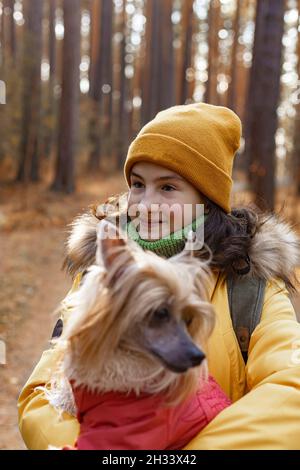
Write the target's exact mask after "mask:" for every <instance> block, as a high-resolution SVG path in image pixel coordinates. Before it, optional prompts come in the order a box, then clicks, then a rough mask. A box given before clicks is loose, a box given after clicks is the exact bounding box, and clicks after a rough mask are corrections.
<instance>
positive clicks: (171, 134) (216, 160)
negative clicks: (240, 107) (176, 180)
mask: <svg viewBox="0 0 300 470" xmlns="http://www.w3.org/2000/svg"><path fill="white" fill-rule="evenodd" d="M241 132H242V125H241V121H240V119H239V117H238V116H237V115H236V114H235V113H234V112H233V111H232V110H230V109H229V108H226V107H223V106H214V105H211V104H206V103H192V104H188V105H179V106H172V107H171V108H168V109H165V110H163V111H160V112H159V113H158V114H157V115H156V116H155V118H154V119H153V120H152V121H150V122H148V123H147V124H146V125H145V126H144V127H143V128H142V129H141V131H140V132H139V133H138V135H137V136H136V138H135V139H134V140H133V141H132V143H131V144H130V146H129V149H128V153H127V158H126V161H125V165H124V174H125V178H126V181H127V184H128V185H129V186H130V172H131V168H132V167H133V165H134V164H135V163H138V162H141V161H146V162H151V163H155V164H157V165H161V166H164V167H166V168H168V169H169V170H173V171H175V172H176V173H178V174H179V175H180V176H182V177H183V178H185V179H186V180H187V181H189V182H190V183H191V184H192V185H193V186H194V187H195V188H197V189H198V190H199V191H200V192H201V193H202V194H204V195H205V196H207V197H208V198H209V199H210V200H211V201H213V202H215V203H216V204H218V205H219V206H220V207H221V208H222V209H223V210H224V211H225V212H226V213H229V212H230V210H231V208H230V194H231V187H232V178H231V176H232V165H233V159H234V155H235V153H236V151H237V150H238V148H239V146H240V138H241Z"/></svg>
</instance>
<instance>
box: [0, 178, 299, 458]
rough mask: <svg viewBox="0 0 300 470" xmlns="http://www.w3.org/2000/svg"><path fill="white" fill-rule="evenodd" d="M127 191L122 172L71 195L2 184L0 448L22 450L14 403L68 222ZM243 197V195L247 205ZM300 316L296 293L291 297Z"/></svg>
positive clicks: (63, 281)
mask: <svg viewBox="0 0 300 470" xmlns="http://www.w3.org/2000/svg"><path fill="white" fill-rule="evenodd" d="M123 190H126V186H125V184H124V180H123V177H122V174H119V175H116V176H109V177H106V178H104V177H103V176H99V177H97V176H95V175H93V178H88V177H83V178H81V179H80V181H79V183H78V187H77V192H76V194H74V195H67V196H62V195H60V194H55V193H52V192H50V191H49V190H48V189H47V187H46V186H45V184H44V183H43V184H36V185H34V186H30V187H29V188H28V189H24V187H23V186H22V185H11V184H2V185H1V186H0V246H1V262H0V267H1V268H0V283H1V290H0V338H1V340H2V341H5V344H6V349H7V350H6V362H7V364H6V365H0V381H1V390H0V449H25V445H24V443H23V441H22V438H21V436H20V434H19V430H18V424H17V407H16V402H17V398H18V395H19V392H20V390H21V387H22V386H23V385H24V383H25V382H26V380H27V378H28V377H29V375H30V373H31V371H32V370H33V368H34V365H35V364H36V363H37V361H38V360H39V358H40V356H41V353H42V351H43V350H44V349H47V348H48V347H49V338H50V336H51V333H52V329H53V326H54V324H55V318H54V316H53V313H52V312H53V311H54V310H55V308H56V307H57V305H58V304H59V302H60V301H61V299H62V298H63V297H64V296H65V294H66V293H67V291H68V290H69V288H70V286H71V279H70V278H69V277H68V276H67V274H65V273H63V272H62V271H61V264H62V260H63V256H64V242H65V240H66V236H67V234H66V228H67V227H66V225H67V224H68V223H70V222H71V220H72V219H73V218H74V216H76V215H77V214H79V213H82V212H83V211H85V210H87V208H88V206H89V205H90V204H92V203H94V202H104V200H105V199H106V197H108V196H109V195H112V194H118V193H119V192H121V191H123ZM246 199H247V197H245V198H243V201H245V200H246ZM294 303H295V307H296V310H297V311H298V312H299V313H300V296H299V297H297V298H296V297H295V299H294Z"/></svg>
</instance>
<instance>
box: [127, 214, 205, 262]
mask: <svg viewBox="0 0 300 470" xmlns="http://www.w3.org/2000/svg"><path fill="white" fill-rule="evenodd" d="M206 218H207V214H203V215H201V216H200V217H198V218H197V219H195V220H193V222H192V223H191V224H189V225H187V226H186V227H183V228H182V229H180V230H178V231H176V232H174V233H171V234H170V235H167V236H166V237H163V238H161V239H160V240H153V241H152V240H150V241H148V240H143V239H142V238H141V237H140V235H139V233H138V232H137V230H136V228H135V226H134V222H132V221H129V222H127V224H126V225H125V231H126V232H127V234H128V237H129V238H130V239H131V240H134V241H135V242H136V243H138V244H139V245H140V246H141V247H142V248H143V249H144V250H150V251H153V252H154V253H156V254H157V255H159V256H165V257H166V258H170V257H171V256H174V255H176V254H177V253H180V252H181V251H182V250H183V248H184V245H185V242H186V238H187V235H188V233H189V231H190V230H193V232H195V231H196V230H197V228H198V227H199V226H200V225H201V224H203V223H204V222H205V219H206Z"/></svg>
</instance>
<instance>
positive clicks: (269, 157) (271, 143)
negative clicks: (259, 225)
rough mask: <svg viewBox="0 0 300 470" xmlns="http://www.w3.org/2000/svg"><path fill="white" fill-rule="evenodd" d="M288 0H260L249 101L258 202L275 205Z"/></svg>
mask: <svg viewBox="0 0 300 470" xmlns="http://www.w3.org/2000/svg"><path fill="white" fill-rule="evenodd" d="M284 8H285V2H284V0H272V1H271V0H268V1H264V2H262V1H258V2H257V10H256V24H255V40H254V50H253V62H252V70H251V76H250V85H249V94H248V102H247V110H248V116H247V125H246V132H245V135H246V156H248V159H249V160H248V161H251V165H250V181H251V183H252V184H253V190H254V192H255V197H256V200H255V203H256V204H257V206H259V207H260V208H262V209H265V208H267V209H269V210H273V209H274V192H275V133H276V129H277V122H278V118H277V107H278V102H279V97H280V74H281V61H282V36H283V31H284Z"/></svg>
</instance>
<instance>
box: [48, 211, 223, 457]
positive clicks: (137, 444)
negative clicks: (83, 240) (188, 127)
mask: <svg viewBox="0 0 300 470" xmlns="http://www.w3.org/2000/svg"><path fill="white" fill-rule="evenodd" d="M108 234H110V236H108ZM112 235H113V236H112ZM190 242H191V238H189V239H188V240H187V242H186V246H185V249H184V250H183V251H182V252H181V253H179V254H177V255H175V256H173V257H171V258H169V259H164V258H162V257H159V256H157V255H156V254H154V253H152V252H149V251H144V250H143V249H142V248H140V247H139V246H138V245H137V244H136V243H134V242H133V241H132V240H126V239H125V237H124V234H122V232H121V231H119V230H118V229H117V227H116V226H115V225H113V224H112V223H111V222H109V221H106V220H102V221H101V222H99V224H98V226H97V252H96V263H95V264H93V265H92V266H90V267H89V268H88V269H87V270H86V273H85V275H84V276H83V279H82V281H81V284H80V286H79V288H78V289H77V290H76V291H75V292H73V293H71V294H70V295H69V296H68V298H67V300H66V302H67V304H68V306H69V307H70V308H71V309H72V314H71V315H70V316H69V319H68V321H67V323H66V325H65V327H64V331H63V333H62V335H61V336H60V338H58V339H56V340H55V343H56V344H55V347H56V348H58V351H59V353H60V366H59V370H58V371H56V372H55V374H53V379H52V381H51V387H50V390H49V388H48V387H47V388H46V395H47V398H48V400H49V402H50V403H51V404H52V405H53V406H55V408H57V409H59V410H60V411H68V412H72V411H71V410H72V409H73V414H76V415H77V419H78V421H79V423H80V433H79V436H78V439H77V441H76V443H75V445H74V447H71V448H72V449H79V450H80V449H102V450H107V449H110V450H112V449H119V450H120V449H127V450H130V449H135V450H136V449H169V450H170V449H178V448H182V447H184V445H186V444H187V443H188V442H189V441H190V440H191V439H192V438H193V437H194V436H195V435H196V434H197V433H199V432H200V431H201V429H202V428H203V427H204V426H205V425H206V424H208V422H209V421H211V420H212V419H213V418H214V417H215V416H216V415H217V414H218V413H219V412H220V411H222V410H223V409H224V408H225V407H227V406H229V405H230V401H229V399H228V398H227V397H226V396H225V394H224V393H223V391H222V390H221V389H220V387H219V385H218V384H217V383H216V382H215V381H214V379H213V378H212V377H211V376H209V374H208V371H207V361H206V357H205V348H206V342H207V339H208V338H209V336H210V334H211V332H212V330H213V327H214V323H215V313H214V310H213V307H212V305H211V303H210V301H209V298H208V286H209V283H210V281H211V271H210V268H209V261H202V260H200V259H199V258H195V257H194V256H193V253H192V251H191V250H189V249H188V248H189V243H190ZM74 405H75V406H74ZM72 407H73V408H72ZM64 448H65V449H69V448H70V447H68V446H66V447H64Z"/></svg>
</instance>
